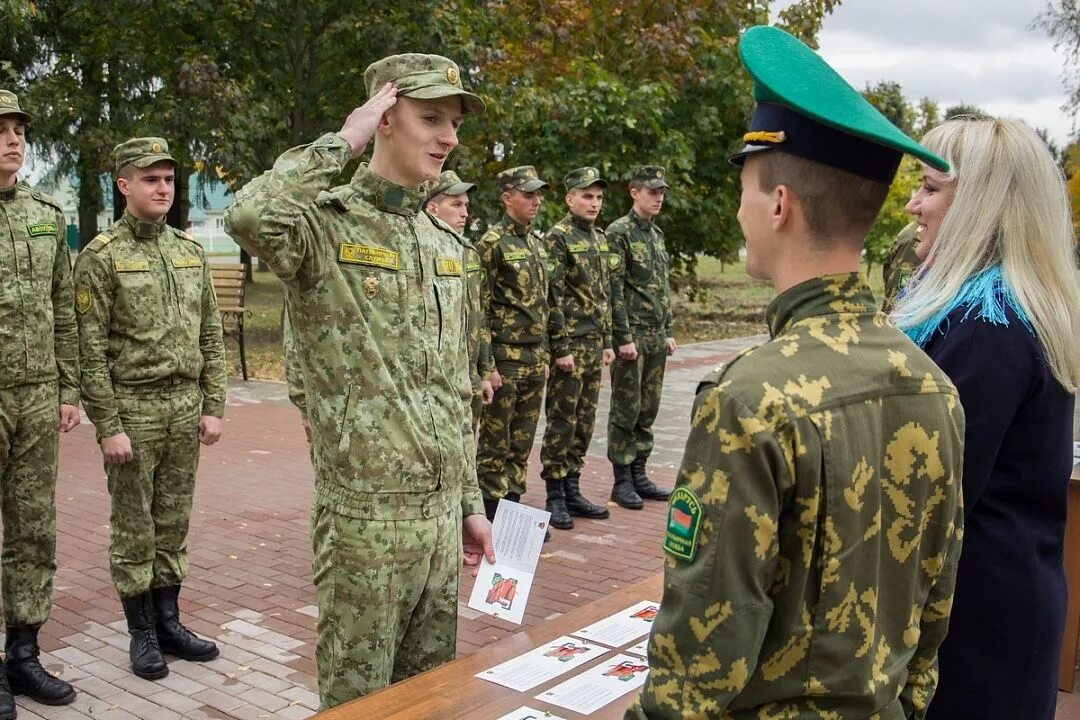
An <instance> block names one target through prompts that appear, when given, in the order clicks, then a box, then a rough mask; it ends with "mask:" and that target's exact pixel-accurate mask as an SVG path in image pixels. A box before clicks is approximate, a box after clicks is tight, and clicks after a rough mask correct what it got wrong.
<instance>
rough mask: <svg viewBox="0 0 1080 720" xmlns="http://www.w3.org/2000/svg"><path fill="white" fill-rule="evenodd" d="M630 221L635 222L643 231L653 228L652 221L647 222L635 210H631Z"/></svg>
mask: <svg viewBox="0 0 1080 720" xmlns="http://www.w3.org/2000/svg"><path fill="white" fill-rule="evenodd" d="M630 219H631V220H633V221H634V224H635V225H637V226H638V227H639V228H641V229H642V230H648V229H649V228H651V227H652V220H646V219H645V218H643V217H641V216H640V215H638V214H637V213H636V212H634V210H633V208H631V209H630Z"/></svg>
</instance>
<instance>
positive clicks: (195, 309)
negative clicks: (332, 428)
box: [75, 137, 227, 679]
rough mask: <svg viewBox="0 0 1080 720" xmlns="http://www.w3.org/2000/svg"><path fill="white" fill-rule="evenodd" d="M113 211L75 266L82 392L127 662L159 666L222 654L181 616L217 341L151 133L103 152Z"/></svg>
mask: <svg viewBox="0 0 1080 720" xmlns="http://www.w3.org/2000/svg"><path fill="white" fill-rule="evenodd" d="M113 157H114V159H115V164H116V185H117V188H118V189H119V191H120V192H121V193H122V194H123V195H124V197H125V199H126V200H127V209H126V210H125V212H124V215H123V217H122V218H120V220H118V221H117V222H115V223H113V224H112V226H110V227H109V229H108V230H106V231H105V232H104V233H102V234H100V235H98V236H97V237H95V238H94V239H93V240H92V241H91V242H90V244H89V245H87V246H86V249H85V250H83V252H82V253H80V254H79V258H78V260H77V261H76V263H75V309H76V311H77V315H78V320H79V344H80V349H81V357H82V400H83V406H84V407H85V408H86V415H87V417H89V418H90V421H91V422H92V423H94V427H95V428H96V430H97V437H98V441H99V442H100V444H101V453H102V455H103V456H104V459H105V473H106V475H108V479H109V494H110V495H111V496H112V515H111V518H110V525H111V528H112V534H111V538H110V545H109V564H110V568H111V571H112V578H113V582H114V583H115V584H116V590H117V592H118V593H119V595H120V599H121V602H122V603H123V606H124V615H125V616H126V618H127V624H128V632H129V633H130V634H131V645H130V656H131V666H132V670H133V671H134V673H135V674H136V675H138V676H139V677H142V678H148V679H156V678H161V677H164V676H165V675H167V674H168V672H169V667H168V665H166V664H165V659H164V658H163V657H162V653H163V652H166V653H170V654H172V655H175V656H177V657H179V658H182V659H184V660H194V661H205V660H212V659H213V658H216V657H217V656H218V649H217V646H216V645H215V644H214V643H213V642H211V641H209V640H204V639H202V638H199V637H197V636H196V635H195V634H194V633H192V632H191V631H189V630H188V629H187V628H186V627H184V626H183V625H182V624H181V623H180V610H179V606H178V598H179V596H180V587H181V584H182V583H183V582H184V578H185V577H186V576H187V571H188V557H187V535H188V523H189V521H190V519H191V503H192V500H193V498H194V493H195V473H196V470H197V469H198V466H199V443H200V442H201V443H202V444H204V445H213V444H214V443H216V442H217V441H218V439H219V438H220V437H221V417H222V415H223V414H224V412H225V386H226V383H227V379H226V375H225V345H224V341H223V340H222V329H221V315H220V314H219V312H218V306H217V300H216V298H215V296H214V289H213V282H212V280H211V276H210V266H209V264H208V263H207V261H206V257H205V255H204V254H203V249H202V246H201V245H199V243H198V242H196V241H195V239H194V238H192V237H191V236H190V235H188V234H187V233H185V232H182V231H180V230H177V229H175V228H172V227H169V226H168V225H166V224H165V215H166V213H168V211H169V208H170V207H172V204H173V199H174V194H175V186H174V179H175V171H176V167H177V162H176V160H174V159H173V158H172V156H170V155H169V148H168V146H167V145H166V143H165V141H164V140H162V139H161V138H154V137H145V138H135V139H132V140H128V141H127V142H124V143H121V144H120V145H117V146H116V148H115V150H113Z"/></svg>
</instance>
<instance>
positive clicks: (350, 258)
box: [225, 56, 484, 708]
mask: <svg viewBox="0 0 1080 720" xmlns="http://www.w3.org/2000/svg"><path fill="white" fill-rule="evenodd" d="M399 57H402V56H399ZM403 57H410V58H416V57H421V58H433V57H435V56H403ZM440 60H441V59H440ZM425 62H426V61H425ZM446 62H449V61H446ZM373 67H374V66H373ZM368 72H369V73H371V70H370V69H369V71H368ZM446 72H447V70H446V68H443V70H442V73H443V75H442V77H443V78H444V80H443V82H445V78H446ZM456 73H457V69H456V67H454V77H455V78H456V77H457V76H456ZM369 79H370V78H369ZM381 85H382V83H381V82H380V83H379V86H380V87H381ZM370 87H371V84H370V82H369V90H370ZM458 87H460V85H458ZM405 89H406V88H404V87H401V86H399V91H403V90H405ZM350 155H351V149H350V147H349V144H348V143H347V142H346V141H345V140H344V139H343V138H341V137H340V136H338V135H335V134H327V135H324V136H322V137H321V138H319V139H318V140H316V141H315V142H313V143H311V144H310V145H305V146H301V147H298V148H294V149H292V150H289V151H287V152H286V153H284V154H283V155H282V156H281V157H279V158H278V160H277V162H276V163H275V164H274V167H273V169H272V170H270V171H269V172H268V173H266V174H264V175H263V176H261V177H259V178H256V179H255V180H253V181H252V182H251V183H249V184H248V185H247V186H246V187H245V188H243V189H242V190H241V191H240V192H239V193H237V196H236V202H235V204H234V205H233V206H232V207H231V208H230V209H229V211H228V212H227V214H226V220H225V221H226V228H227V230H228V232H229V233H230V234H231V235H232V236H233V237H234V238H236V239H237V241H238V242H239V243H240V245H241V246H242V247H244V248H245V249H247V250H248V251H249V252H251V254H252V255H254V256H257V257H259V258H260V260H262V261H263V262H265V263H266V264H267V265H268V266H269V267H270V269H271V270H273V271H274V273H275V274H277V275H278V277H280V278H281V279H282V281H284V282H285V284H286V285H287V286H288V287H289V292H290V293H292V295H291V298H292V299H294V300H295V302H291V303H290V307H289V311H290V313H291V320H292V321H293V331H294V333H295V336H296V340H297V347H298V350H299V354H300V360H301V365H302V366H303V369H304V374H305V378H306V380H307V383H306V389H307V410H308V417H309V418H310V420H311V426H312V444H313V449H314V455H315V502H314V507H313V510H312V517H311V534H312V544H313V547H314V578H315V585H316V590H317V594H318V603H319V623H318V639H317V645H316V651H315V659H316V663H317V665H318V673H319V694H320V698H321V701H322V705H323V707H324V708H327V707H333V706H335V705H339V704H341V703H343V702H346V701H348V700H350V699H352V698H355V697H357V696H358V695H362V694H364V693H367V692H370V691H372V690H375V689H378V688H380V687H383V686H384V685H387V684H389V683H390V682H394V681H397V680H402V679H404V678H406V677H409V676H411V675H415V674H416V673H419V672H422V671H424V670H427V669H429V668H432V667H434V666H436V665H438V664H440V663H443V662H446V661H448V660H451V659H452V658H453V657H454V647H455V638H456V632H457V590H458V573H459V567H460V563H461V520H462V516H463V515H470V514H476V513H483V510H484V508H483V503H482V502H481V498H480V492H479V489H478V488H477V485H476V471H475V467H474V465H473V457H474V443H473V436H472V432H471V431H470V427H469V408H468V399H469V398H470V396H471V391H470V382H469V377H468V369H467V363H468V358H467V349H466V342H465V340H466V328H465V283H464V279H463V275H464V263H463V252H462V247H461V245H460V244H459V242H458V240H457V237H456V234H455V233H454V232H453V231H452V230H450V229H449V226H447V225H445V224H444V223H442V222H441V221H438V220H436V219H433V218H429V217H428V215H427V214H426V213H424V212H422V211H421V204H422V202H423V200H424V195H423V194H422V193H421V192H420V191H417V190H410V189H407V188H404V187H400V186H398V185H395V184H393V183H391V182H389V181H387V180H384V179H383V178H381V177H379V176H378V175H376V174H374V173H372V172H371V171H370V170H369V169H368V168H367V166H366V165H361V166H360V168H359V169H358V170H357V171H356V174H355V175H354V176H353V178H352V181H351V182H350V183H349V184H348V185H344V186H341V187H337V188H331V183H332V182H333V181H334V179H335V178H336V177H337V176H338V175H339V174H340V173H341V171H342V169H343V168H344V167H345V165H346V163H348V162H349V159H350Z"/></svg>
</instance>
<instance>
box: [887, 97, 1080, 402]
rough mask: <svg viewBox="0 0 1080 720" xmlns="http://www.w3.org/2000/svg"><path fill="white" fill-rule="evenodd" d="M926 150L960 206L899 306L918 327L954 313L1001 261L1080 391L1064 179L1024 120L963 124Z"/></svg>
mask: <svg viewBox="0 0 1080 720" xmlns="http://www.w3.org/2000/svg"><path fill="white" fill-rule="evenodd" d="M922 142H923V144H924V145H925V146H926V147H928V148H929V149H930V150H932V151H933V152H935V153H937V154H938V155H940V156H941V157H943V158H945V160H947V161H948V163H949V167H950V168H951V169H950V172H949V179H950V180H954V181H955V182H956V192H955V195H954V196H953V201H952V205H951V206H950V207H949V210H948V212H946V214H945V219H944V220H943V221H942V223H941V228H940V229H939V230H938V235H937V239H936V240H935V241H934V245H933V247H931V249H930V255H929V257H927V258H926V261H925V262H924V263H923V265H922V268H921V269H920V271H919V274H918V277H917V278H916V279H915V280H914V281H913V282H912V283H911V287H910V290H909V292H907V293H906V294H905V295H904V296H903V297H902V298H901V299H900V300H899V302H898V303H897V306H896V309H895V310H894V311H893V313H892V318H893V320H894V322H895V323H896V324H897V325H898V326H899V327H901V328H909V327H913V326H916V325H918V324H920V323H923V322H926V321H928V320H929V319H930V318H931V317H932V316H933V315H934V314H935V313H937V312H939V311H940V310H942V309H943V308H945V307H946V306H947V305H948V304H949V303H950V301H952V299H953V298H954V297H955V296H956V294H957V292H958V291H959V290H960V286H961V285H962V284H963V283H964V281H966V280H967V279H968V278H970V277H972V276H973V275H976V274H978V273H980V272H982V271H984V270H987V269H989V268H991V267H992V266H994V265H995V264H997V263H1001V266H1002V272H1003V274H1004V277H1005V279H1006V280H1007V281H1008V283H1009V285H1010V286H1011V287H1012V290H1013V292H1014V293H1015V295H1016V299H1017V300H1018V301H1019V304H1020V307H1021V308H1022V309H1023V310H1024V312H1025V313H1026V314H1027V317H1028V319H1029V320H1030V321H1031V324H1032V327H1033V328H1034V329H1035V333H1036V335H1037V336H1038V338H1039V341H1040V342H1041V343H1042V347H1043V352H1044V355H1045V356H1046V360H1047V362H1048V363H1049V365H1050V369H1051V371H1052V372H1053V373H1054V377H1055V378H1057V380H1058V382H1060V383H1061V385H1062V386H1063V387H1065V389H1066V390H1068V391H1069V392H1076V391H1077V389H1078V388H1080V270H1078V269H1077V258H1076V240H1075V236H1074V231H1073V225H1072V214H1071V212H1070V209H1069V198H1068V194H1067V189H1066V186H1065V179H1064V177H1063V176H1062V173H1061V170H1060V169H1059V168H1058V166H1057V164H1056V163H1055V162H1054V159H1053V156H1051V154H1050V151H1049V150H1048V149H1047V147H1046V144H1045V143H1044V142H1043V141H1042V139H1041V138H1039V136H1038V135H1036V134H1035V132H1034V131H1033V130H1032V129H1031V128H1030V127H1028V126H1027V125H1026V124H1024V123H1023V122H1020V121H1017V120H1000V119H994V118H983V117H979V118H974V117H970V118H964V117H961V118H956V119H951V120H948V121H946V122H944V123H942V124H941V125H938V126H937V127H936V128H934V129H933V130H931V131H930V132H929V133H927V134H926V136H925V137H924V138H923V140H922Z"/></svg>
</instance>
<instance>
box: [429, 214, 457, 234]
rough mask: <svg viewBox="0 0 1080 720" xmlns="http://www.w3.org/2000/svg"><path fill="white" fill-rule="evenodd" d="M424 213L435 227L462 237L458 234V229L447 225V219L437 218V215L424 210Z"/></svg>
mask: <svg viewBox="0 0 1080 720" xmlns="http://www.w3.org/2000/svg"><path fill="white" fill-rule="evenodd" d="M424 214H425V215H427V218H428V220H430V221H431V224H432V225H434V226H435V227H437V228H439V229H440V230H445V231H446V232H448V233H450V234H451V235H453V236H454V237H460V235H459V234H458V231H457V230H455V229H454V228H452V227H450V226H449V225H447V224H446V221H445V220H443V219H442V218H437V217H435V216H434V215H432V214H430V213H428V212H424Z"/></svg>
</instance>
